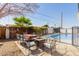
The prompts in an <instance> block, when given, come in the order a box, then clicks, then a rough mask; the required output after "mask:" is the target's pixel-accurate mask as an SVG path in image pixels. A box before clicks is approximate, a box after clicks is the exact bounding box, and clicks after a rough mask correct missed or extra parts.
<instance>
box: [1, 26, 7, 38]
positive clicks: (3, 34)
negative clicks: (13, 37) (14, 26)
mask: <svg viewBox="0 0 79 59" xmlns="http://www.w3.org/2000/svg"><path fill="white" fill-rule="evenodd" d="M5 31H6V28H4V27H0V39H5Z"/></svg>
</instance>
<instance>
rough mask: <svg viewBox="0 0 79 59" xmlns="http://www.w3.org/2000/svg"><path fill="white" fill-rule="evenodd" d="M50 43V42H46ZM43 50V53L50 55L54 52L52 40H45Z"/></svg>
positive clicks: (54, 45)
mask: <svg viewBox="0 0 79 59" xmlns="http://www.w3.org/2000/svg"><path fill="white" fill-rule="evenodd" d="M48 41H51V42H48ZM44 50H45V51H47V52H48V51H49V52H50V53H51V54H52V52H54V51H55V50H56V41H54V40H50V39H49V40H46V42H45V43H44Z"/></svg>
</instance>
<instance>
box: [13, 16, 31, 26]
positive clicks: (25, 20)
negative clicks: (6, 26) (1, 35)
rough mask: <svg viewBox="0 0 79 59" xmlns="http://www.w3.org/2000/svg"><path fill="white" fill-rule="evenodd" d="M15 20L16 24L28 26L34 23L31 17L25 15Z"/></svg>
mask: <svg viewBox="0 0 79 59" xmlns="http://www.w3.org/2000/svg"><path fill="white" fill-rule="evenodd" d="M13 20H14V21H15V24H16V25H17V26H22V27H23V26H26V25H32V22H31V20H30V19H29V18H25V17H24V16H21V17H15V18H14V19H13Z"/></svg>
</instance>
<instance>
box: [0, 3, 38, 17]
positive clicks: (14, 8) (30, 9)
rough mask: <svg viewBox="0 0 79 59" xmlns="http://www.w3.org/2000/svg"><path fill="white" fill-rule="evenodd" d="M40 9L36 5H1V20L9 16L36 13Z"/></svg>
mask: <svg viewBox="0 0 79 59" xmlns="http://www.w3.org/2000/svg"><path fill="white" fill-rule="evenodd" d="M37 8H38V5H37V4H34V3H0V18H2V17H4V16H8V15H25V14H27V13H34V12H35V11H36V9H37Z"/></svg>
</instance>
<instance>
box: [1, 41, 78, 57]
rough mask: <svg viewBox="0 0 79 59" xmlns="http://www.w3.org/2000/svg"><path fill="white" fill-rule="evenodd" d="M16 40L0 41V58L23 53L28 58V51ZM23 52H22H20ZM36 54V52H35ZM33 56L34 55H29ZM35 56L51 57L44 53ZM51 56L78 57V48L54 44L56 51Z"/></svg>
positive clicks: (58, 43)
mask: <svg viewBox="0 0 79 59" xmlns="http://www.w3.org/2000/svg"><path fill="white" fill-rule="evenodd" d="M15 42H18V41H17V40H15V41H14V40H11V41H8V40H3V41H1V40H0V56H25V55H24V53H23V52H25V51H26V52H25V54H26V56H28V52H29V50H28V49H27V48H25V47H23V46H21V45H20V44H18V46H20V47H18V46H17V44H16V43H15ZM23 49H25V50H23ZM22 50H23V51H22ZM35 53H36V52H35ZM29 56H34V55H32V54H31V55H29ZM36 56H51V54H50V53H47V52H45V51H41V52H38V54H37V55H36ZM52 56H79V47H76V46H73V45H69V44H65V43H60V42H56V51H55V52H53V53H52Z"/></svg>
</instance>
